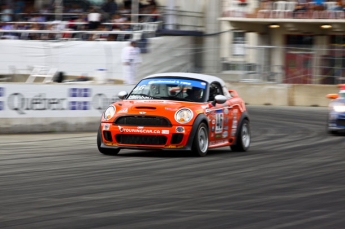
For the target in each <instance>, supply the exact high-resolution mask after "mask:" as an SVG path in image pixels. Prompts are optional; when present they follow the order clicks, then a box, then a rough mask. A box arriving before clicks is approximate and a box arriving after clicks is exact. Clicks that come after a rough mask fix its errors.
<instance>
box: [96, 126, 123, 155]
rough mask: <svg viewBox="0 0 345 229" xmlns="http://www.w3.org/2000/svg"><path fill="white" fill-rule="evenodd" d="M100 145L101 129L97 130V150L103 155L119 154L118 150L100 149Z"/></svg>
mask: <svg viewBox="0 0 345 229" xmlns="http://www.w3.org/2000/svg"><path fill="white" fill-rule="evenodd" d="M101 144H102V131H101V129H99V130H98V133H97V148H98V151H99V152H100V153H102V154H105V155H117V154H118V153H119V152H120V149H105V148H102V147H101Z"/></svg>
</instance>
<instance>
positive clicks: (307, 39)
mask: <svg viewBox="0 0 345 229" xmlns="http://www.w3.org/2000/svg"><path fill="white" fill-rule="evenodd" d="M313 44H314V36H310V35H287V36H286V45H287V46H288V47H297V48H298V47H300V48H312V47H313Z"/></svg>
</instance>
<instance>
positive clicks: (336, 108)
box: [333, 103, 345, 112]
mask: <svg viewBox="0 0 345 229" xmlns="http://www.w3.org/2000/svg"><path fill="white" fill-rule="evenodd" d="M333 110H334V111H336V112H345V104H342V103H337V104H335V105H333Z"/></svg>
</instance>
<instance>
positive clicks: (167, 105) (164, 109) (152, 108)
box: [113, 100, 208, 122]
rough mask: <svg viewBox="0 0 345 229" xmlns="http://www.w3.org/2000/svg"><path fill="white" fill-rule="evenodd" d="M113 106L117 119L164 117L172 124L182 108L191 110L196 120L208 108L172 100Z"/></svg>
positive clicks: (142, 101)
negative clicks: (121, 117)
mask: <svg viewBox="0 0 345 229" xmlns="http://www.w3.org/2000/svg"><path fill="white" fill-rule="evenodd" d="M113 105H115V107H116V115H115V117H118V116H122V115H150V116H164V117H166V118H168V119H170V120H171V121H172V122H174V120H175V118H174V116H175V113H176V111H178V110H179V109H181V108H189V109H190V110H192V111H193V113H194V118H196V116H197V114H199V113H203V111H204V109H205V108H206V107H208V106H207V105H205V104H200V103H193V102H185V101H171V100H122V101H118V102H116V103H114V104H113ZM115 117H114V118H115ZM194 118H193V119H194Z"/></svg>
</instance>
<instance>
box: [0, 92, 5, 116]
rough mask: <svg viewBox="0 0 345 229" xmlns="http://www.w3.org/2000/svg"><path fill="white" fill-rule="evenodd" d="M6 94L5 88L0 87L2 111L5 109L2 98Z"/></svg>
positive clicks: (0, 106)
mask: <svg viewBox="0 0 345 229" xmlns="http://www.w3.org/2000/svg"><path fill="white" fill-rule="evenodd" d="M4 96H5V88H3V87H0V111H2V110H4V109H5V105H4V101H2V98H3V97H4Z"/></svg>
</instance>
